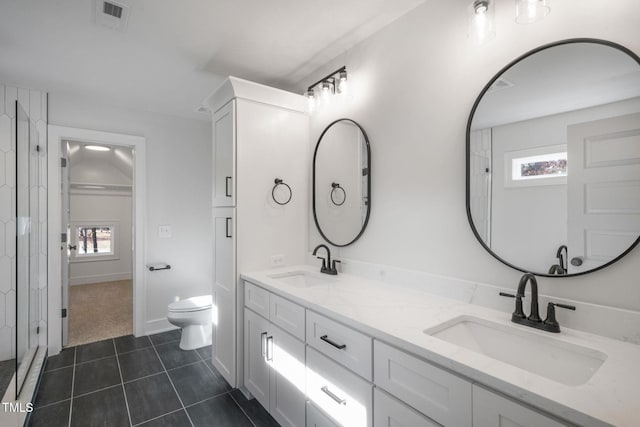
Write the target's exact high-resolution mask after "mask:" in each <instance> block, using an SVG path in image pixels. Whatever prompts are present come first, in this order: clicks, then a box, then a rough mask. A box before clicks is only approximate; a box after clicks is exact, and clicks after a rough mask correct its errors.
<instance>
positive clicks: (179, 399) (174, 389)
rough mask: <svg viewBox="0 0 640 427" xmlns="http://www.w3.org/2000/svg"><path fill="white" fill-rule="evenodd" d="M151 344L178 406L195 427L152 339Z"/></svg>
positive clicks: (193, 426)
mask: <svg viewBox="0 0 640 427" xmlns="http://www.w3.org/2000/svg"><path fill="white" fill-rule="evenodd" d="M151 344H152V345H153V351H155V353H156V356H157V357H158V360H160V364H161V365H162V369H164V373H165V375H166V376H167V378H168V379H169V384H171V387H172V388H173V391H174V393H175V394H176V397H177V398H178V401H179V402H180V406H182V410H183V411H184V413H185V414H186V415H187V419H188V420H189V423H191V426H192V427H195V424H193V421H192V420H191V417H190V416H189V413H188V412H187V408H185V406H184V403H183V402H182V399H181V398H180V395H179V394H178V390H177V389H176V386H175V385H174V384H173V381H172V380H171V377H170V376H169V371H167V367H166V366H165V365H164V362H163V361H162V358H161V357H160V354H159V353H158V349H157V348H156V345H155V344H153V341H152V342H151ZM196 353H197V352H196ZM164 415H166V414H164Z"/></svg>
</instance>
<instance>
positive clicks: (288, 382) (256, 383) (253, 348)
mask: <svg viewBox="0 0 640 427" xmlns="http://www.w3.org/2000/svg"><path fill="white" fill-rule="evenodd" d="M265 292H266V294H265ZM252 295H255V296H258V295H260V296H263V297H266V301H265V302H267V303H268V304H269V303H270V299H271V298H274V299H276V300H279V299H281V298H280V297H278V296H276V295H273V294H270V293H269V292H267V291H264V290H263V289H261V288H259V287H257V286H254V285H252V284H251V283H246V285H245V296H252ZM258 299H260V298H258ZM245 300H246V301H247V300H248V301H253V299H251V300H249V299H248V298H245ZM279 303H280V307H284V306H286V307H287V308H286V309H283V311H286V312H288V313H300V314H301V317H300V318H298V322H300V323H302V324H304V309H302V307H300V306H297V305H296V304H294V303H292V302H290V301H287V300H284V301H279ZM251 305H252V303H250V302H249V303H247V304H245V309H244V385H245V387H246V388H247V390H248V391H249V392H250V393H251V394H253V396H254V397H255V398H256V399H257V400H258V402H260V404H261V405H262V406H263V407H264V408H265V409H267V410H268V411H269V413H270V414H271V415H272V416H273V418H274V419H275V420H276V421H278V423H279V424H280V425H282V426H289V427H298V426H303V425H304V423H305V345H304V342H303V341H302V340H300V339H298V338H296V337H294V336H293V335H291V334H290V333H289V332H288V331H285V330H284V329H282V328H280V327H278V326H276V325H275V324H274V323H273V322H272V321H271V320H272V318H271V317H268V318H265V317H262V316H261V315H259V314H257V313H255V312H253V311H252V310H250V309H249V308H248V307H250V306H251ZM296 308H300V309H302V311H300V310H297V309H296ZM262 312H263V313H264V312H265V311H262ZM267 313H268V312H267ZM285 317H287V319H289V320H291V322H292V323H297V322H295V321H294V319H296V315H295V314H294V315H293V317H291V318H289V317H288V316H286V315H285Z"/></svg>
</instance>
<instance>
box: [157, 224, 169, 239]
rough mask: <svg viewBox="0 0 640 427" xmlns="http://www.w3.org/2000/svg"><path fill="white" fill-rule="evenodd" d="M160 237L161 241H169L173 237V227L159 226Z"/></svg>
mask: <svg viewBox="0 0 640 427" xmlns="http://www.w3.org/2000/svg"><path fill="white" fill-rule="evenodd" d="M158 237H159V238H161V239H168V238H170V237H171V226H170V225H159V226H158Z"/></svg>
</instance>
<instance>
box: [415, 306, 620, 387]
mask: <svg viewBox="0 0 640 427" xmlns="http://www.w3.org/2000/svg"><path fill="white" fill-rule="evenodd" d="M424 333H425V334H427V335H431V336H433V337H436V338H438V339H441V340H444V341H447V342H449V343H451V344H455V345H458V346H460V347H464V348H466V349H468V350H471V351H474V352H476V353H480V354H483V355H485V356H488V357H491V358H493V359H496V360H499V361H501V362H504V363H507V364H509V365H512V366H516V367H518V368H521V369H524V370H525V371H528V372H531V373H534V374H537V375H540V376H543V377H545V378H548V379H550V380H553V381H556V382H559V383H562V384H565V385H569V386H578V385H582V384H584V383H586V382H587V381H589V379H590V378H591V377H592V376H593V375H594V374H595V373H596V371H597V370H598V369H599V368H600V366H602V364H603V363H604V361H605V360H606V359H607V355H606V354H604V353H602V352H600V351H598V350H594V349H590V348H588V347H583V346H580V345H576V344H573V343H568V342H565V341H562V340H559V339H556V338H553V337H551V336H543V335H540V333H538V332H535V331H531V332H529V331H527V330H523V329H522V328H520V327H514V326H510V325H502V324H499V323H495V322H491V321H489V320H485V319H481V318H478V317H473V316H461V317H456V318H454V319H451V320H450V321H447V322H445V323H443V324H441V325H438V326H435V327H433V328H430V329H427V330H425V331H424Z"/></svg>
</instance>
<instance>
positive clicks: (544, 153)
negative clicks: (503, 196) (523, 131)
mask: <svg viewBox="0 0 640 427" xmlns="http://www.w3.org/2000/svg"><path fill="white" fill-rule="evenodd" d="M568 163H569V162H568V156H567V145H566V144H558V145H547V146H542V147H537V148H531V149H527V150H515V151H507V152H505V153H504V186H505V187H531V186H539V185H564V184H566V183H567V175H568V174H569V169H568Z"/></svg>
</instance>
